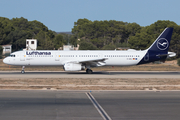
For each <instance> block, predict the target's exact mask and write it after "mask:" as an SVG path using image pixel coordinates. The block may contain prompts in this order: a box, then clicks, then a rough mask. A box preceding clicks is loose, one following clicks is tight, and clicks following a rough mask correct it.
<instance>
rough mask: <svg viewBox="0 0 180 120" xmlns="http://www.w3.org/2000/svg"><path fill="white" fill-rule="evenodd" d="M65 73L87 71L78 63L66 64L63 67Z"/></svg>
mask: <svg viewBox="0 0 180 120" xmlns="http://www.w3.org/2000/svg"><path fill="white" fill-rule="evenodd" d="M63 69H64V70H65V71H79V70H85V66H82V65H81V64H78V63H66V64H65V65H64V67H63Z"/></svg>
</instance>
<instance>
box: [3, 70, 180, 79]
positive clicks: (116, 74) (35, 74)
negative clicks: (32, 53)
mask: <svg viewBox="0 0 180 120" xmlns="http://www.w3.org/2000/svg"><path fill="white" fill-rule="evenodd" d="M0 78H180V72H179V71H178V72H177V71H170V72H167V71H123V72H122V71H106V72H98V71H94V72H93V74H86V73H85V72H64V71H58V72H57V71H55V72H54V71H26V73H25V74H21V73H20V71H0Z"/></svg>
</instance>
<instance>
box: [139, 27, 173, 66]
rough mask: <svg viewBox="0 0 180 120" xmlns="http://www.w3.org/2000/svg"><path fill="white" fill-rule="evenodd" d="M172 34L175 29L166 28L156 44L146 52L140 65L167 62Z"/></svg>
mask: <svg viewBox="0 0 180 120" xmlns="http://www.w3.org/2000/svg"><path fill="white" fill-rule="evenodd" d="M172 32H173V28H166V29H165V30H164V31H163V32H162V33H161V34H160V35H159V37H158V38H157V39H156V40H155V41H154V43H153V44H152V45H151V46H150V47H149V48H148V49H147V50H146V51H147V53H146V55H145V56H144V57H143V58H142V60H141V61H140V62H139V63H138V64H144V63H149V62H153V61H158V60H165V59H166V58H167V55H168V49H169V45H170V41H171V36H172Z"/></svg>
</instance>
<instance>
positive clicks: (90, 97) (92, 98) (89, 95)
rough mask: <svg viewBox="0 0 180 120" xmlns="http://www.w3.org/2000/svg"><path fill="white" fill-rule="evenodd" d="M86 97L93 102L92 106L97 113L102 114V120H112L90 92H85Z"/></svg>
mask: <svg viewBox="0 0 180 120" xmlns="http://www.w3.org/2000/svg"><path fill="white" fill-rule="evenodd" d="M86 95H87V96H88V98H89V99H90V100H91V102H92V103H93V105H94V107H95V108H96V109H97V111H98V112H99V114H100V115H101V116H102V118H103V119H104V120H112V119H111V118H110V117H109V115H108V114H107V113H106V111H105V110H104V109H103V108H102V107H101V105H100V104H99V103H98V102H97V101H96V99H95V98H94V97H93V96H92V94H91V93H86Z"/></svg>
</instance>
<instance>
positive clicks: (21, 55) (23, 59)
mask: <svg viewBox="0 0 180 120" xmlns="http://www.w3.org/2000/svg"><path fill="white" fill-rule="evenodd" d="M25 57H26V55H25V52H24V51H23V52H21V53H20V61H25Z"/></svg>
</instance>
